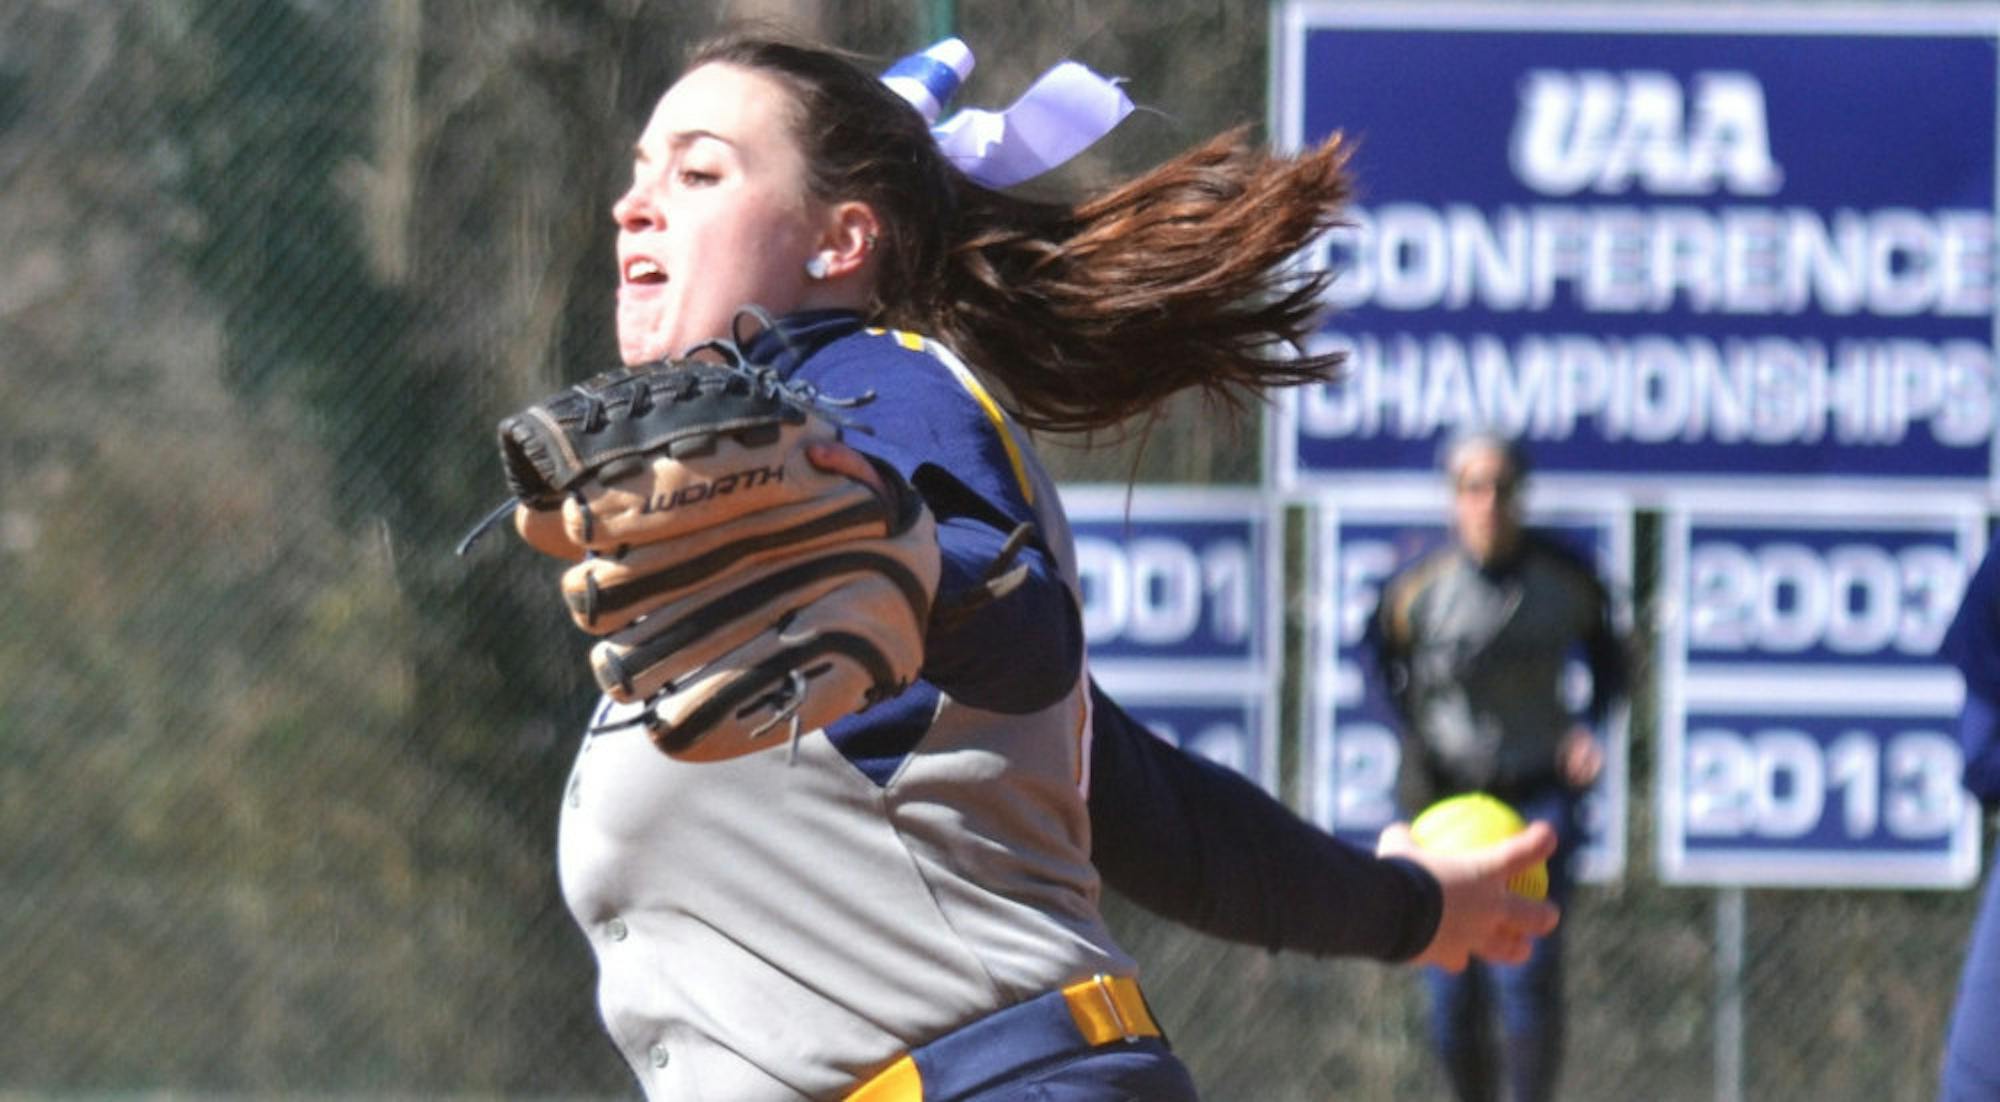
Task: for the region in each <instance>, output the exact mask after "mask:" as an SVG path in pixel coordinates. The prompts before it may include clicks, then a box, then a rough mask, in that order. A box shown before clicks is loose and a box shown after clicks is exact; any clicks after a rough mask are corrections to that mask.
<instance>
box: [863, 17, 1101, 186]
mask: <svg viewBox="0 0 2000 1102" xmlns="http://www.w3.org/2000/svg"><path fill="white" fill-rule="evenodd" d="M972 67H973V58H972V49H971V47H969V46H967V45H966V44H965V43H964V42H963V41H961V40H959V39H956V38H947V39H944V40H943V41H941V42H938V43H937V44H935V45H933V46H931V47H930V48H929V49H927V50H924V51H923V52H922V53H915V54H911V55H910V56H908V57H906V58H904V59H902V60H901V61H898V62H897V63H896V64H894V65H892V66H890V67H889V70H888V71H887V72H885V73H883V74H882V82H883V83H884V84H887V85H888V86H889V87H890V88H891V89H892V90H894V91H895V92H896V93H897V94H898V95H900V96H902V97H903V98H904V99H905V100H907V101H909V103H910V105H911V106H912V107H915V108H916V109H917V111H918V112H919V113H921V114H922V115H923V116H924V121H925V122H928V123H930V124H931V136H932V137H933V138H935V139H936V140H937V143H938V149H939V150H940V151H942V152H943V153H944V155H945V159H946V160H949V161H950V162H951V163H952V164H953V165H955V166H957V168H958V170H959V171H961V172H963V173H965V174H966V175H967V176H970V177H971V178H972V179H973V180H975V181H977V182H978V183H980V184H983V185H985V186H986V187H990V188H1004V187H1011V186H1013V185H1015V184H1018V183H1022V182H1024V181H1027V180H1032V179H1034V178H1035V177H1037V176H1040V175H1041V174H1042V173H1044V172H1047V171H1049V170H1051V169H1053V168H1055V167H1057V166H1058V165H1061V164H1062V163H1064V162H1065V161H1068V160H1069V159H1070V158H1072V157H1074V156H1076V155H1077V154H1079V153H1081V152H1083V151H1084V150H1086V149H1088V148H1090V146H1091V145H1092V144H1094V143H1095V142H1096V141H1097V140H1098V139H1099V138H1102V137H1104V135H1106V134H1109V133H1110V132H1111V128H1112V127H1115V126H1117V125H1118V124H1119V122H1121V121H1123V120H1124V118H1125V116H1127V115H1129V114H1131V113H1132V110H1133V108H1132V101H1131V99H1130V98H1128V97H1127V96H1126V95H1125V93H1124V92H1123V91H1122V90H1120V89H1119V87H1118V82H1117V81H1116V80H1113V79H1111V78H1108V77H1103V76H1099V75H1098V74H1097V73H1095V72H1093V71H1092V70H1091V69H1090V68H1089V67H1087V66H1085V65H1083V64H1081V63H1079V62H1075V61H1063V62H1060V63H1058V64H1056V65H1055V66H1054V67H1052V68H1050V69H1049V70H1048V71H1047V72H1045V73H1043V74H1042V75H1041V76H1040V77H1038V78H1036V80H1035V83H1034V84H1032V85H1030V86H1029V88H1028V90H1027V91H1026V92H1023V93H1021V98H1019V99H1017V100H1015V101H1014V102H1013V103H1012V104H1011V105H1009V106H1008V107H1007V108H1006V110H1004V111H988V110H984V109H980V108H967V109H965V110H962V111H959V112H957V113H956V114H954V115H952V116H951V117H950V118H948V119H945V120H944V121H943V122H942V123H940V122H938V117H939V116H940V115H942V114H943V113H944V108H945V105H946V104H947V103H949V102H950V101H951V97H952V96H953V95H954V94H956V93H957V92H958V88H959V85H961V84H963V83H964V82H965V78H966V77H968V76H970V75H971V74H972Z"/></svg>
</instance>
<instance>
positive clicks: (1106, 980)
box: [1090, 972, 1139, 1043]
mask: <svg viewBox="0 0 2000 1102" xmlns="http://www.w3.org/2000/svg"><path fill="white" fill-rule="evenodd" d="M1090 981H1091V982H1092V983H1094V984H1096V985H1097V993H1098V994H1099V995H1102V996H1103V997H1104V1006H1105V1008H1106V1009H1108V1010H1110V1011H1111V1020H1112V1021H1114V1022H1116V1023H1118V1029H1119V1030H1120V1032H1122V1033H1124V1034H1125V1040H1126V1041H1127V1042H1128V1043H1130V1042H1132V1041H1136V1040H1138V1039H1139V1035H1138V1034H1137V1033H1134V1032H1132V1023H1131V1022H1128V1021H1126V1020H1125V1012H1124V1011H1123V1010H1120V1009H1118V996H1117V995H1115V994H1113V993H1112V991H1111V976H1110V974H1109V973H1106V972H1099V973H1098V974H1096V975H1094V976H1092V977H1090Z"/></svg>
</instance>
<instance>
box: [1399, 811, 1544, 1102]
mask: <svg viewBox="0 0 2000 1102" xmlns="http://www.w3.org/2000/svg"><path fill="white" fill-rule="evenodd" d="M1581 798H1582V794H1581V793H1579V792H1574V791H1572V790H1570V789H1568V788H1565V787H1563V786H1561V785H1559V784H1554V783H1551V784H1548V785H1546V786H1542V787H1539V788H1535V789H1532V790H1530V791H1528V792H1527V793H1525V794H1521V795H1517V796H1516V797H1515V798H1514V799H1513V800H1512V801H1511V802H1512V803H1513V804H1514V807H1515V808H1516V810H1518V811H1520V813H1521V817H1522V818H1524V819H1527V820H1528V821H1530V822H1533V821H1535V820H1537V819H1544V820H1547V821H1548V822H1549V823H1550V825H1552V826H1554V827H1555V828H1556V838H1557V845H1556V853H1555V856H1554V857H1552V858H1550V859H1549V899H1550V900H1551V901H1552V902H1554V903H1556V904H1557V905H1559V906H1561V905H1566V904H1567V903H1568V902H1569V897H1570V889H1571V888H1572V886H1573V884H1574V880H1573V873H1572V870H1571V865H1572V864H1573V858H1574V856H1575V853H1576V848H1577V846H1578V845H1579V844H1581V842H1582V825H1581V824H1580V823H1579V822H1578V820H1577V804H1578V802H1579V800H1580V799H1581ZM1424 983H1425V986H1426V988H1428V990H1429V993H1430V1004H1431V1005H1430V1029H1431V1043H1432V1044H1433V1045H1434V1046H1435V1047H1436V1049H1437V1054H1438V1057H1439V1059H1440V1060H1441V1061H1442V1062H1443V1064H1444V1071H1445V1078H1447V1079H1448V1080H1450V1082H1451V1088H1452V1092H1453V1093H1454V1094H1455V1095H1456V1096H1457V1097H1458V1099H1459V1100H1460V1102H1494V1100H1495V1099H1498V1098H1499V1097H1500V1094H1499V1089H1500V1083H1501V1081H1502V1079H1503V1076H1504V1079H1505V1081H1506V1082H1507V1083H1508V1084H1510V1085H1511V1087H1512V1097H1513V1100H1514V1102H1545V1100H1546V1099H1548V1098H1549V1097H1550V1096H1551V1094H1552V1092H1553V1091H1554V1090H1555V1083H1556V1072H1557V1070H1558V1069H1559V1067H1560V1065H1561V1061H1562V1041H1563V1013H1564V1010H1563V997H1562V928H1561V927H1557V929H1556V931H1555V932H1554V933H1552V934H1550V935H1549V936H1547V937H1545V938H1542V939H1541V940H1540V941H1537V942H1536V943H1535V947H1534V951H1533V953H1532V954H1531V955H1530V956H1529V957H1528V959H1527V961H1526V962H1524V963H1522V964H1513V965H1498V964H1488V963H1486V962H1484V961H1480V960H1474V961H1473V962H1472V963H1471V964H1469V965H1467V966H1466V968H1465V970H1464V971H1463V972H1459V973H1457V974H1453V973H1451V972H1447V971H1445V970H1444V969H1442V968H1435V967H1433V968H1425V969H1424ZM1496 1010H1497V1011H1498V1018H1499V1023H1498V1024H1499V1027H1500V1037H1499V1038H1498V1043H1497V1044H1496V1043H1495V1038H1494V1037H1493V1028H1494V1025H1495V1022H1494V1017H1495V1011H1496Z"/></svg>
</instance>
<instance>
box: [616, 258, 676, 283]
mask: <svg viewBox="0 0 2000 1102" xmlns="http://www.w3.org/2000/svg"><path fill="white" fill-rule="evenodd" d="M666 281H667V273H666V270H665V269H663V268H661V267H660V266H659V264H658V263H657V262H655V261H653V260H651V259H649V258H647V257H643V256H635V257H633V258H632V259H630V260H627V261H626V262H625V282H627V283H636V284H639V285H641V286H646V285H658V284H662V283H665V282H666Z"/></svg>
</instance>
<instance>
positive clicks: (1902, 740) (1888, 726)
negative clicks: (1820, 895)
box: [1658, 500, 1984, 887]
mask: <svg viewBox="0 0 2000 1102" xmlns="http://www.w3.org/2000/svg"><path fill="white" fill-rule="evenodd" d="M1983 528H1984V521H1983V517H1982V516H1981V515H1980V514H1979V513H1978V512H1977V511H1975V510H1972V509H1969V508H1966V507H1965V506H1963V505H1958V504H1954V503H1951V502H1945V503H1941V504H1939V505H1936V506H1934V507H1926V506H1924V505H1922V504H1921V503H1912V502H1910V501H1907V500H1904V501H1894V502H1891V501H1884V502H1877V503H1874V504H1872V505H1870V504H1868V503H1864V502H1849V503H1848V505H1847V507H1846V508H1844V509H1842V510H1841V511H1839V512H1837V513H1828V514H1826V515H1818V516H1813V515H1783V514H1779V515H1774V514H1772V513H1771V512H1770V511H1768V510H1762V509H1759V510H1754V511H1752V510H1744V511H1741V512H1733V513H1732V512H1723V511H1714V510H1709V511H1702V510H1693V509H1687V510H1674V511H1672V512H1670V513H1669V514H1668V516H1667V529H1668V531H1667V536H1666V539H1667V564H1666V578H1665V584H1666V585H1668V586H1670V587H1671V588H1670V590H1668V592H1670V593H1672V594H1673V595H1674V596H1673V597H1672V604H1671V611H1670V614H1669V615H1667V616H1666V617H1664V618H1663V627H1662V630H1661V634H1660V639H1659V646H1658V654H1659V655H1660V661H1661V664H1662V667H1661V682H1660V758H1659V768H1658V777H1659V801H1658V802H1659V845H1660V853H1659V858H1660V871H1661V878H1662V879H1663V880H1666V881H1669V882H1672V883H1684V884H1727V885H1742V886H1768V887H1960V886H1963V885H1965V884H1968V883H1971V882H1972V880H1973V879H1974V878H1976V877H1977V875H1978V870H1979V825H1978V811H1977V807H1976V805H1975V803H1974V802H1973V801H1972V800H1971V799H1970V798H1969V797H1967V796H1966V795H1965V793H1964V791H1963V790H1962V789H1961V788H1960V787H1959V773H1960V770H1961V767H1962V764H1961V756H1960V752H1959V747H1958V743H1957V740H1956V738H1955V737H1954V729H1955V725H1956V718H1957V715H1958V710H1959V706H1960V703H1961V701H1962V700H1963V686H1962V684H1961V683H1960V681H1959V677H1958V672H1957V671H1956V670H1954V669H1952V668H1951V667H1950V666H1949V665H1947V664H1945V663H1943V662H1940V661H1938V659H1937V658H1936V653H1937V648H1938V644H1939V642H1940V641H1941V640H1942V639H1943V637H1944V632H1945V629H1946V627H1948V626H1949V625H1950V623H1951V619H1952V615H1953V613H1954V612H1955V611H1956V610H1957V607H1958V603H1959V599H1960V595H1961V593H1962V592H1963V590H1964V587H1965V581H1966V579H1967V578H1968V577H1969V576H1970V573H1971V569H1972V566H1973V564H1976V563H1977V562H1978V560H1979V553H1980V549H1981V546H1982V544H1983V539H1984V536H1983Z"/></svg>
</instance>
